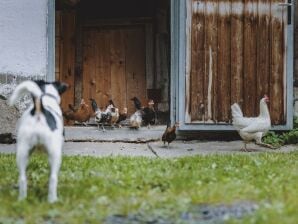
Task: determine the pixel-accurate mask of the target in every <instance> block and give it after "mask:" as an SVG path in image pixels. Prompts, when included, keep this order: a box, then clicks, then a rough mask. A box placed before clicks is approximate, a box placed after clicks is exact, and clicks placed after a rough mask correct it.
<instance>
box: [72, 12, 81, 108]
mask: <svg viewBox="0 0 298 224" xmlns="http://www.w3.org/2000/svg"><path fill="white" fill-rule="evenodd" d="M75 35H76V38H75V39H76V40H75V42H76V54H75V77H74V104H75V105H79V104H80V102H81V99H82V94H83V92H82V91H83V27H82V18H81V17H80V14H79V13H78V14H77V16H76V33H75Z"/></svg>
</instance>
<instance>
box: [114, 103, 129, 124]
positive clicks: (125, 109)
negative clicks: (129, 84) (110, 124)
mask: <svg viewBox="0 0 298 224" xmlns="http://www.w3.org/2000/svg"><path fill="white" fill-rule="evenodd" d="M126 118H127V107H124V108H123V111H122V112H121V113H119V118H118V120H117V122H116V124H118V127H119V128H122V126H121V122H122V121H125V120H126Z"/></svg>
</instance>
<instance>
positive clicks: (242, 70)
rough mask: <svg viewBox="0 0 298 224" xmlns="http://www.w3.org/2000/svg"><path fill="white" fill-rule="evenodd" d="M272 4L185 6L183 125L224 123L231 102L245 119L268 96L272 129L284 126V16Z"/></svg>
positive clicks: (229, 0) (262, 0)
mask: <svg viewBox="0 0 298 224" xmlns="http://www.w3.org/2000/svg"><path fill="white" fill-rule="evenodd" d="M270 1H271V3H270ZM277 3H278V1H277V0H245V1H241V2H239V1H237V0H223V1H216V0H214V1H213V0H208V1H197V0H193V1H191V4H190V3H189V2H188V3H187V10H186V11H187V20H186V29H187V30H188V29H189V24H191V27H190V30H191V32H190V33H191V38H189V37H188V31H187V33H186V37H187V39H186V40H187V43H186V49H187V52H186V59H187V60H188V59H189V58H190V64H188V62H186V76H185V80H186V86H185V87H186V97H185V100H186V103H185V105H186V109H185V122H186V123H189V122H198V123H210V122H215V123H217V122H218V123H229V122H231V112H230V105H231V104H232V103H235V102H238V103H240V105H241V106H242V109H243V112H244V115H245V116H257V115H258V113H259V101H260V98H261V97H262V96H263V95H264V94H269V95H270V98H271V103H270V113H271V117H272V123H273V124H285V114H286V109H285V108H286V107H285V101H286V87H285V83H286V67H285V66H286V57H285V47H286V46H285V42H286V39H285V27H286V21H287V20H286V12H287V11H286V10H283V9H282V7H280V6H278V4H277ZM190 5H191V6H190ZM190 8H191V9H190ZM189 18H191V19H189ZM189 20H191V22H189ZM214 46H215V47H214ZM189 51H191V52H189ZM188 55H191V56H188ZM188 74H190V78H189V75H188ZM210 84H211V88H213V91H212V92H211V97H210ZM210 99H211V101H212V102H211V103H210ZM201 102H203V104H204V110H201V111H203V112H201V111H200V108H201V107H200V103H201ZM210 104H212V107H210ZM210 108H211V109H210ZM189 114H190V117H191V119H189ZM201 115H202V116H201ZM204 116H205V117H204Z"/></svg>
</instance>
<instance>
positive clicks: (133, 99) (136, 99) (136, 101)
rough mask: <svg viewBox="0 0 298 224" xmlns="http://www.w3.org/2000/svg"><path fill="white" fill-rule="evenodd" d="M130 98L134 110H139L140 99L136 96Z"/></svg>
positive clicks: (140, 105) (140, 107)
mask: <svg viewBox="0 0 298 224" xmlns="http://www.w3.org/2000/svg"><path fill="white" fill-rule="evenodd" d="M130 100H132V101H133V102H134V105H135V108H136V110H141V109H142V104H141V101H140V100H139V99H138V98H137V97H133V98H131V99H130Z"/></svg>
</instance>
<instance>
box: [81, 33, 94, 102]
mask: <svg viewBox="0 0 298 224" xmlns="http://www.w3.org/2000/svg"><path fill="white" fill-rule="evenodd" d="M95 37H96V30H91V29H90V30H85V31H84V44H83V99H85V100H88V99H89V98H94V96H93V95H92V94H93V91H94V92H95V66H96V58H95V45H94V44H95V42H96V40H95ZM92 90H93V91H92Z"/></svg>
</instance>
